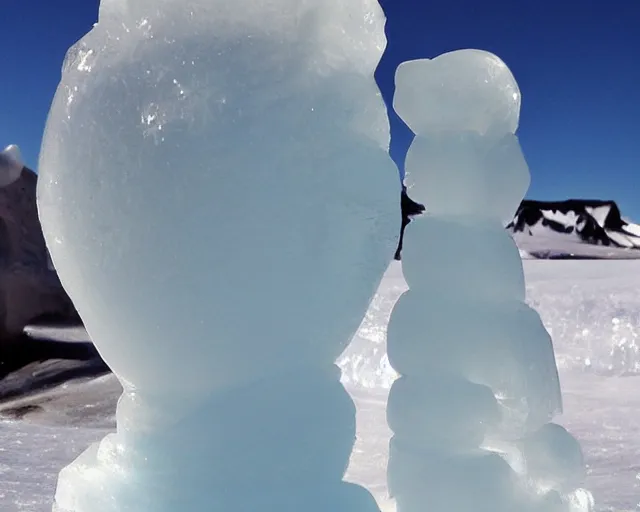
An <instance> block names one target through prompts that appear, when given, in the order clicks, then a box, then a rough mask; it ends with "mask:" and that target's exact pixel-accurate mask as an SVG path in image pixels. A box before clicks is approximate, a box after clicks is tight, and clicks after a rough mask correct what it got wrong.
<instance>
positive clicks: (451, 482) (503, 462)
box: [387, 50, 591, 512]
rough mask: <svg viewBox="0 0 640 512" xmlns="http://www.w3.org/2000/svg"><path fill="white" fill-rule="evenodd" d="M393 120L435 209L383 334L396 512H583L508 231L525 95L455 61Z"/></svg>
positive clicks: (409, 78) (460, 57)
mask: <svg viewBox="0 0 640 512" xmlns="http://www.w3.org/2000/svg"><path fill="white" fill-rule="evenodd" d="M394 107H395V109H396V111H397V112H398V114H399V115H400V117H401V118H402V119H403V120H404V121H405V122H406V124H407V125H408V126H409V127H411V128H412V130H413V131H414V132H415V135H416V137H415V139H414V141H413V143H412V145H411V147H410V148H409V152H408V154H407V159H406V172H407V181H408V186H409V188H410V192H411V194H412V197H413V198H414V199H415V200H417V201H419V202H421V203H424V204H426V205H427V214H425V215H423V216H421V217H418V218H416V219H415V220H414V221H413V222H412V223H411V224H410V225H409V226H408V227H407V229H406V232H405V240H404V247H403V268H404V272H405V277H406V279H407V283H408V285H409V290H408V291H407V292H406V293H405V294H403V296H402V297H401V298H400V299H399V301H398V303H397V304H396V306H395V308H394V311H393V313H392V315H391V319H390V322H389V331H388V332H389V340H388V357H389V362H390V364H391V365H392V366H393V368H394V369H395V370H396V371H398V373H399V374H400V378H399V379H398V380H397V381H396V382H395V383H394V385H393V386H392V388H391V393H390V395H389V404H388V410H387V419H388V423H389V428H390V429H391V431H392V432H393V437H392V439H391V441H390V447H389V467H388V479H389V481H388V485H389V491H390V493H391V495H392V496H393V497H395V499H396V502H397V505H398V510H399V511H400V512H419V511H422V510H424V507H425V504H427V503H428V504H429V507H431V508H433V509H434V510H453V511H456V512H457V511H469V512H471V511H485V510H486V511H492V512H498V511H501V512H513V511H514V510H521V511H540V512H542V511H544V512H547V511H549V512H551V511H553V512H559V511H566V512H569V511H571V512H578V511H588V510H590V502H591V496H590V495H589V493H588V491H586V490H584V489H583V488H582V484H583V480H584V474H585V470H584V462H583V457H582V451H581V448H580V445H579V443H578V442H577V441H576V440H575V439H574V438H573V437H572V436H571V434H569V433H568V432H567V431H566V430H565V429H564V428H563V427H561V426H560V425H556V424H553V423H549V422H550V421H551V420H552V419H553V418H554V416H555V415H556V414H557V413H559V412H560V411H561V410H562V399H561V396H560V385H559V380H558V373H557V368H556V362H555V358H554V352H553V345H552V342H551V338H550V337H549V334H548V333H547V331H546V329H545V327H544V325H543V323H542V321H541V319H540V317H539V315H538V314H537V313H536V311H535V310H533V309H532V308H531V307H529V306H528V305H527V304H525V302H524V301H525V283H524V279H523V277H524V276H523V269H522V263H521V258H520V254H519V251H518V248H517V247H516V245H515V243H514V241H513V240H512V239H511V237H510V235H509V234H508V233H507V232H506V231H505V230H504V229H503V223H504V222H505V221H507V220H509V219H512V218H513V215H514V214H515V211H516V208H517V207H518V205H519V204H520V202H521V201H522V199H523V197H524V194H525V192H526V190H527V187H528V184H529V172H528V168H527V164H526V162H525V160H524V157H523V155H522V151H521V149H520V144H519V142H518V139H517V137H516V135H515V132H516V130H517V128H518V119H519V113H520V112H519V110H520V92H519V89H518V86H517V83H516V81H515V79H514V77H513V75H512V74H511V72H510V71H509V69H508V68H507V66H506V65H505V64H504V63H503V62H502V61H501V60H500V59H499V58H498V57H496V56H495V55H493V54H491V53H488V52H483V51H479V50H459V51H455V52H451V53H446V54H443V55H440V56H438V57H437V58H435V59H433V60H428V59H422V60H416V61H410V62H406V63H404V64H402V65H401V66H400V67H399V69H398V71H397V74H396V92H395V97H394ZM465 249H466V250H465Z"/></svg>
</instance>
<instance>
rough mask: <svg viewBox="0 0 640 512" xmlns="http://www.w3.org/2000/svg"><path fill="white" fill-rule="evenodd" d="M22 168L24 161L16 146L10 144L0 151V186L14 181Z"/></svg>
mask: <svg viewBox="0 0 640 512" xmlns="http://www.w3.org/2000/svg"><path fill="white" fill-rule="evenodd" d="M23 168H24V163H23V162H22V155H21V153H20V148H18V146H16V145H15V144H11V145H9V146H7V147H6V148H5V149H4V151H0V187H6V186H7V185H11V184H12V183H13V182H14V181H16V180H17V179H18V178H19V177H20V174H21V173H22V169H23Z"/></svg>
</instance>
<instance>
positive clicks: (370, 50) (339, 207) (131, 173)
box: [38, 0, 399, 512]
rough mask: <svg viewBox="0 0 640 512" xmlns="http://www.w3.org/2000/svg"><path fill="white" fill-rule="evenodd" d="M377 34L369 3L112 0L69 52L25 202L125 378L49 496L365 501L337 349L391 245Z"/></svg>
mask: <svg viewBox="0 0 640 512" xmlns="http://www.w3.org/2000/svg"><path fill="white" fill-rule="evenodd" d="M383 27H384V16H383V14H382V12H381V10H380V7H379V5H378V3H377V2H376V1H375V0H364V1H358V2H344V1H343V0H330V1H326V0H323V1H321V0H309V1H304V2H300V1H299V0H259V1H254V2H251V3H250V6H248V4H247V5H245V3H238V2H235V1H232V0H199V1H185V0H161V1H152V0H147V1H135V2H134V1H127V0H117V1H116V0H104V1H103V2H102V3H101V7H100V19H99V23H98V24H97V25H96V26H95V27H94V29H93V30H92V31H91V32H90V33H89V34H87V35H86V36H85V37H84V38H83V39H82V40H81V41H79V42H78V43H77V44H76V45H75V46H74V47H72V48H71V49H70V50H69V52H68V55H67V58H66V60H65V63H64V66H63V76H62V81H61V83H60V86H59V88H58V91H57V93H56V96H55V99H54V102H53V105H52V108H51V112H50V116H49V120H48V123H47V129H46V134H45V138H44V142H43V147H42V154H41V160H40V179H39V182H38V187H39V188H38V195H39V197H38V200H39V209H40V214H41V217H42V224H43V229H44V234H45V237H46V240H47V243H48V245H49V247H50V251H51V256H52V258H53V261H54V263H55V266H56V269H57V270H58V273H59V275H60V278H61V280H62V282H63V284H64V286H65V287H66V289H67V290H68V292H69V294H70V296H71V297H72V299H73V301H74V303H75V304H76V305H77V308H78V311H79V313H80V315H81V316H82V318H83V320H84V322H85V324H86V326H87V329H88V331H89V334H90V335H91V338H92V339H93V341H94V342H95V343H96V345H97V347H98V349H99V350H100V352H101V354H102V355H103V357H104V358H105V360H106V361H107V363H108V364H109V365H110V366H111V367H112V369H113V370H114V372H115V373H116V374H117V375H118V377H119V378H120V379H121V380H122V382H123V384H124V387H125V394H124V395H123V397H122V399H121V401H120V403H119V406H118V415H117V417H118V433H117V435H115V436H112V437H109V438H107V439H105V440H104V442H102V443H101V444H100V445H99V446H95V447H93V448H92V449H91V450H89V451H88V452H86V453H85V454H84V455H83V456H82V457H80V458H79V459H78V461H77V462H75V463H74V464H72V465H71V466H69V467H68V468H67V469H65V470H64V471H63V472H62V474H61V477H60V482H59V485H58V491H57V498H56V500H57V506H58V507H59V508H60V509H61V510H65V511H67V510H70V511H73V512H85V511H91V512H106V511H110V512H111V511H113V512H115V511H118V512H121V511H123V510H135V511H136V512H161V511H165V510H166V511H175V510H178V509H180V510H185V511H200V510H204V509H207V510H209V509H216V510H217V509H220V510H229V511H231V510H237V511H240V510H243V511H244V510H247V511H248V510H252V511H253V510H257V509H259V508H260V509H266V510H281V509H285V510H292V509H305V510H323V511H324V510H329V509H331V510H349V511H352V510H369V509H371V508H372V507H373V502H372V500H371V497H370V496H369V495H368V494H367V493H366V492H364V491H362V490H361V489H360V488H358V487H354V486H349V485H346V484H342V483H341V477H342V474H343V472H344V469H345V467H346V464H347V461H348V458H349V453H350V450H351V445H352V443H353V440H354V427H353V422H354V411H353V406H352V403H351V400H350V399H349V397H348V396H347V395H346V393H345V392H344V390H343V389H342V387H341V386H340V385H339V382H338V379H339V374H338V372H337V370H336V368H335V367H334V366H333V363H334V361H335V359H336V357H337V356H338V355H339V354H340V353H341V352H342V351H343V349H344V348H345V346H346V344H347V343H348V341H349V340H350V339H351V337H352V335H353V333H354V332H355V331H356V329H357V328H358V325H359V324H360V322H361V319H362V317H363V315H364V314H365V311H366V309H367V306H368V304H369V302H370V300H371V298H372V296H373V294H374V292H375V290H376V288H377V286H378V283H379V282H380V279H381V277H382V275H383V273H384V271H385V269H386V267H387V265H388V262H389V261H390V259H391V257H392V256H393V251H394V249H395V245H396V238H397V231H398V226H397V224H398V218H399V204H398V199H397V198H398V191H399V182H398V178H397V176H398V173H397V169H395V166H394V165H393V163H392V162H391V160H390V158H389V156H388V153H387V150H388V143H389V126H388V120H387V116H386V109H385V106H384V103H383V101H382V99H381V96H380V93H379V91H378V89H377V86H376V84H375V82H374V79H373V72H374V69H375V67H376V65H377V63H378V61H379V59H380V56H381V54H382V51H383V50H384V47H385V37H384V30H383ZM327 318H330V319H331V321H326V319H327ZM302 397H304V400H305V401H307V402H309V403H313V404H314V410H307V409H306V408H305V407H303V406H302V405H301V402H300V400H301V398H302ZM274 411H278V413H277V414H275V413H274ZM247 443H248V444H247ZM278 454H280V456H278ZM274 460H277V461H278V462H277V463H275V464H274ZM178 505H179V506H178Z"/></svg>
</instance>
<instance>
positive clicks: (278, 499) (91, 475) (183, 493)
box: [54, 366, 378, 512]
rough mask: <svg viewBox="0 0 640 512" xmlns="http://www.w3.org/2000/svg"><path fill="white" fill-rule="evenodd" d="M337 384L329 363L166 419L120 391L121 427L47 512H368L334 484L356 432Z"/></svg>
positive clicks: (76, 470)
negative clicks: (308, 511)
mask: <svg viewBox="0 0 640 512" xmlns="http://www.w3.org/2000/svg"><path fill="white" fill-rule="evenodd" d="M339 378H340V371H339V369H338V368H337V367H335V366H331V367H328V368H301V369H297V370H296V371H295V372H292V373H289V374H283V375H281V376H278V377H275V378H272V379H265V380H262V381H259V382H256V383H254V384H253V385H250V386H246V387H244V388H241V389H236V390H233V391H230V392H227V393H224V394H219V395H215V396H212V397H210V398H209V399H208V400H207V401H206V402H205V403H200V404H197V407H196V406H193V407H191V406H190V407H188V410H187V411H184V412H182V414H181V415H177V414H176V416H175V419H173V420H172V419H171V418H172V417H173V415H174V414H175V413H176V412H177V411H175V410H171V408H167V404H166V403H163V402H164V400H163V399H162V398H160V397H153V398H152V397H142V396H140V395H139V394H138V393H136V392H135V391H131V390H128V391H125V393H124V394H123V395H122V397H121V399H120V402H119V404H118V415H123V416H126V417H127V421H126V422H119V423H118V431H117V433H114V434H110V435H108V436H107V437H106V438H105V439H103V440H102V441H101V442H100V443H98V444H95V445H93V446H91V447H90V448H89V449H88V450H86V451H85V452H84V453H83V454H82V455H81V456H80V457H78V459H77V460H76V461H74V462H73V463H72V464H71V465H70V466H68V467H67V468H65V469H64V470H63V471H62V472H61V473H60V477H59V481H58V488H57V493H56V498H55V500H56V504H55V507H54V511H56V512H79V511H83V512H84V511H86V512H89V511H92V510H100V511H101V512H125V511H135V512H170V511H171V512H175V511H177V510H180V511H185V512H196V511H198V512H200V511H203V510H221V511H222V510H224V511H227V512H231V511H233V512H245V511H246V512H249V511H252V512H253V511H256V510H259V509H262V510H274V511H275V510H300V509H304V510H310V511H316V510H317V511H318V512H320V511H322V512H326V511H328V510H332V511H344V512H354V511H362V512H375V511H377V510H378V507H377V505H376V503H375V500H374V499H373V497H372V496H371V495H370V494H369V493H368V492H367V491H366V490H365V489H363V488H361V487H359V486H357V485H354V484H349V483H346V482H343V481H342V480H341V476H342V475H343V474H344V472H345V471H346V468H347V466H348V463H349V458H350V455H351V450H352V446H353V443H354V441H355V427H356V426H355V405H354V403H353V401H352V399H351V397H350V396H349V394H348V393H347V392H346V390H345V389H344V388H343V387H342V384H341V383H340V381H339ZM123 413H125V414H123ZM136 416H137V417H136ZM185 440H188V441H189V442H188V443H186V442H185ZM283 444H284V445H286V446H287V447H288V449H287V450H286V451H282V446H283Z"/></svg>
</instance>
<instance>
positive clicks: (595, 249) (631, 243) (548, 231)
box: [506, 199, 640, 259]
mask: <svg viewBox="0 0 640 512" xmlns="http://www.w3.org/2000/svg"><path fill="white" fill-rule="evenodd" d="M506 228H507V230H508V231H509V232H510V233H512V235H513V238H514V240H515V241H516V243H517V244H518V247H519V248H520V249H521V251H523V252H524V253H525V254H524V256H525V257H526V256H529V257H534V258H581V257H582V258H603V259H609V258H611V259H618V258H620V259H627V258H633V259H635V258H640V225H639V224H635V223H633V222H630V221H628V220H626V219H624V218H623V217H622V216H621V214H620V209H619V208H618V205H617V204H616V203H615V201H601V200H585V199H569V200H566V201H535V200H524V201H523V202H522V203H521V205H520V207H519V208H518V211H517V212H516V214H515V216H514V218H513V220H512V221H511V222H510V223H509V224H508V225H507V226H506Z"/></svg>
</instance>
